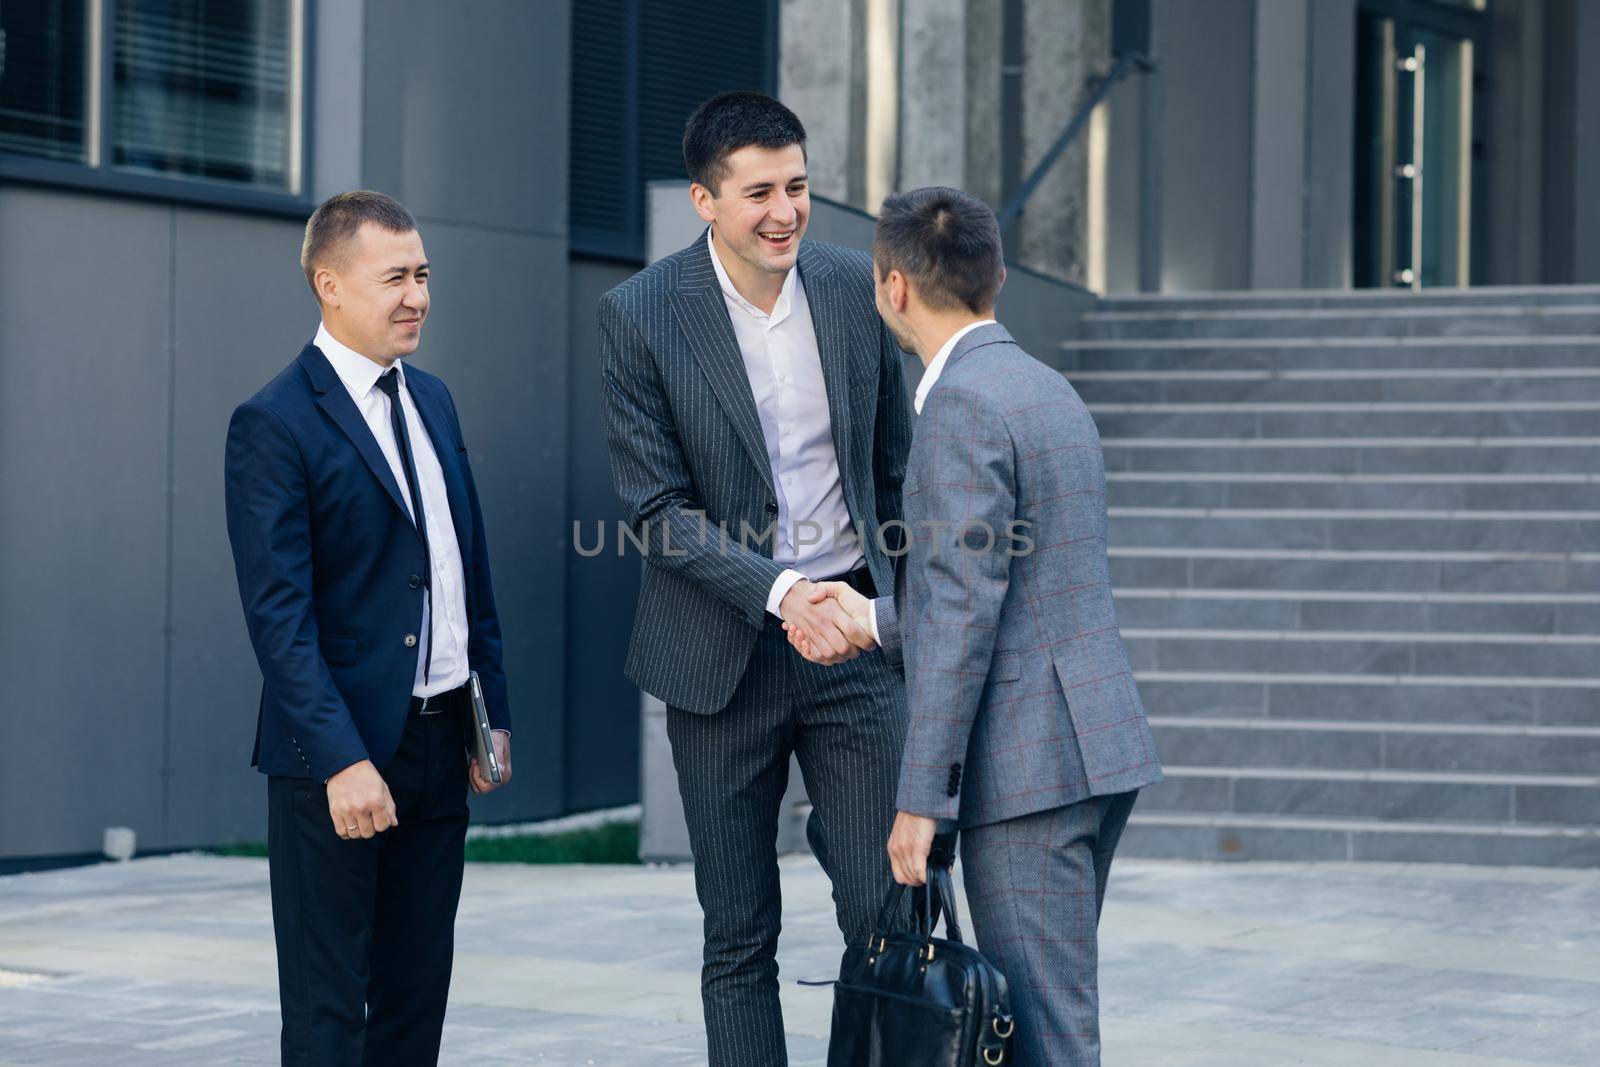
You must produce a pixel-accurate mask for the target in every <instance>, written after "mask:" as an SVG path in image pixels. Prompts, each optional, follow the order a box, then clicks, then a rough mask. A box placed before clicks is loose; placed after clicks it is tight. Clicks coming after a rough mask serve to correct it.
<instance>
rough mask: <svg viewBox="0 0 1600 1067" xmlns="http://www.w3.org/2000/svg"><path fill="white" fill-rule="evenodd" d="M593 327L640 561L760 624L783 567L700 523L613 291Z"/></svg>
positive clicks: (615, 465)
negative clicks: (642, 557)
mask: <svg viewBox="0 0 1600 1067" xmlns="http://www.w3.org/2000/svg"><path fill="white" fill-rule="evenodd" d="M599 325H600V365H601V374H602V376H603V379H604V387H605V400H606V434H607V439H608V442H609V446H610V455H611V476H612V479H613V481H614V482H615V483H616V488H617V496H618V497H620V498H621V500H622V505H623V508H624V510H625V511H626V513H627V519H628V524H629V526H630V527H631V528H632V530H633V533H634V536H635V537H636V538H637V539H638V540H639V542H640V543H642V544H643V545H644V546H645V548H644V551H645V553H646V556H645V562H646V563H647V564H649V565H650V566H652V567H657V568H660V569H662V570H665V571H670V572H672V573H675V574H678V575H681V576H683V577H685V578H687V579H689V580H691V581H693V582H695V583H697V584H698V585H699V586H700V587H701V588H703V589H705V590H706V591H707V592H710V593H713V594H715V595H716V596H718V597H720V598H721V599H723V600H724V601H726V602H727V603H728V604H729V605H731V606H732V607H733V608H735V609H736V610H737V611H738V612H739V613H740V614H741V615H743V616H744V618H745V620H746V621H747V622H749V623H750V625H752V626H757V627H759V626H762V625H764V624H765V620H766V615H767V596H768V594H769V593H770V592H771V591H772V585H773V583H774V582H776V581H777V580H778V577H779V576H780V575H782V573H783V568H782V567H780V566H779V565H778V564H776V563H774V562H773V561H772V560H771V559H769V558H767V557H766V556H763V555H761V554H760V553H758V552H754V551H751V550H750V549H749V548H747V547H746V546H745V545H743V544H740V543H739V542H738V541H737V540H736V539H735V537H734V536H730V531H728V530H727V529H725V528H724V527H723V526H721V525H719V524H717V523H714V522H711V521H710V520H709V519H708V518H707V517H706V514H705V510H704V507H703V505H702V503H701V502H700V501H699V500H698V499H697V497H696V493H695V488H694V479H693V478H692V477H691V475H690V473H689V466H688V462H687V461H686V460H685V459H684V455H683V446H682V443H681V441H680V440H679V438H678V432H677V428H676V425H675V423H674V421H673V415H672V410H671V407H670V405H669V404H668V401H667V396H666V392H665V390H664V389H663V388H662V385H661V380H660V377H659V374H658V371H657V368H656V364H655V360H654V358H653V356H652V355H651V352H650V349H649V347H648V346H647V345H646V344H645V342H644V339H643V338H642V337H640V336H639V332H638V329H637V328H636V327H635V325H634V323H633V322H632V321H631V320H630V318H629V316H628V313H627V310H626V308H624V307H623V305H622V302H621V301H620V300H619V299H618V297H617V295H616V294H615V293H614V292H613V293H607V294H606V295H605V296H604V297H602V298H601V301H600V310H599ZM733 533H735V534H736V533H737V531H734V532H733Z"/></svg>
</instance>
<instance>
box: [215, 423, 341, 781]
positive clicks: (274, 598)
mask: <svg viewBox="0 0 1600 1067" xmlns="http://www.w3.org/2000/svg"><path fill="white" fill-rule="evenodd" d="M224 478H225V483H226V490H227V491H226V498H227V511H228V540H229V541H230V542H231V543H232V545H233V565H234V571H235V573H236V574H237V576H238V579H239V599H240V601H241V602H242V603H243V605H244V617H245V624H246V625H247V627H248V628H249V631H250V643H251V644H252V645H253V646H254V647H255V653H256V661H257V662H258V663H260V665H261V675H262V678H263V681H264V683H265V685H266V688H267V692H268V694H269V695H270V700H271V704H272V706H274V707H277V708H281V709H282V710H283V712H284V714H286V715H287V716H288V718H289V724H288V725H289V735H290V737H291V738H293V740H294V743H295V745H296V746H297V747H298V748H299V750H300V753H301V756H302V757H303V758H304V759H305V760H306V764H307V770H308V771H309V772H310V773H311V776H312V777H313V778H315V779H316V780H317V781H327V780H328V779H329V778H331V777H333V776H334V775H335V774H337V773H339V772H340V771H342V770H344V769H345V768H346V767H349V766H350V765H351V764H354V763H359V762H361V761H362V760H364V759H366V758H367V750H366V746H365V745H363V744H362V741H361V735H360V734H359V733H358V732H357V731H356V725H355V720H354V719H352V718H351V716H350V709H349V707H347V706H346V704H345V702H344V697H343V696H341V695H340V693H339V690H338V689H337V688H336V687H335V686H334V684H333V675H332V674H331V673H329V671H328V665H327V663H326V662H325V661H324V660H323V658H322V652H321V650H320V649H319V648H318V645H317V620H316V614H315V612H314V611H313V607H312V600H311V575H312V559H311V507H310V497H309V493H308V488H307V478H306V469H305V464H304V462H303V460H302V458H301V455H300V450H299V447H298V446H297V445H296V444H295V441H294V438H293V436H292V435H291V434H290V432H289V429H288V427H286V426H285V425H284V424H283V421H282V420H281V419H280V418H278V416H277V415H276V414H274V413H273V412H272V411H271V410H269V409H268V408H266V407H264V406H262V405H260V404H257V403H246V404H244V405H241V406H240V407H239V408H238V409H237V410H236V411H234V413H233V418H232V420H231V421H230V423H229V425H228V444H227V454H226V460H225V464H224Z"/></svg>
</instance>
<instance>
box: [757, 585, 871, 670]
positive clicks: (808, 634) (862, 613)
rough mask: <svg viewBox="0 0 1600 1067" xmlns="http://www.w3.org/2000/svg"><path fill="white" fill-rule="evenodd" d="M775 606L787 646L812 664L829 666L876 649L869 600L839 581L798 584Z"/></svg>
mask: <svg viewBox="0 0 1600 1067" xmlns="http://www.w3.org/2000/svg"><path fill="white" fill-rule="evenodd" d="M779 607H780V609H781V610H782V612H783V631H784V633H786V634H788V635H789V643H790V644H791V645H793V646H794V647H795V649H796V651H798V652H799V653H800V654H801V655H802V656H804V657H805V658H806V659H808V660H810V661H811V662H812V663H820V664H823V665H824V666H831V665H833V664H835V663H843V662H844V661H845V660H848V659H855V658H856V657H857V656H859V655H860V654H861V653H863V652H871V651H872V650H873V649H875V648H877V647H878V642H877V641H876V640H874V639H873V636H872V601H870V600H868V599H867V598H866V597H864V596H862V595H861V594H860V593H858V592H856V590H855V589H853V588H852V587H850V586H848V585H846V584H845V583H843V582H817V583H813V582H811V581H809V580H802V581H798V582H796V583H795V584H794V586H793V587H792V588H791V589H790V590H789V591H788V592H787V593H785V594H784V597H783V602H782V603H781V604H780V605H779Z"/></svg>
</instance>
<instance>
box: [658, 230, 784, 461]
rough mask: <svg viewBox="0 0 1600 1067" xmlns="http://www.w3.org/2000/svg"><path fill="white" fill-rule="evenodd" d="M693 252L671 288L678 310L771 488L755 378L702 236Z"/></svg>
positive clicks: (742, 439)
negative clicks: (752, 388) (752, 379)
mask: <svg viewBox="0 0 1600 1067" xmlns="http://www.w3.org/2000/svg"><path fill="white" fill-rule="evenodd" d="M689 253H690V254H689V256H688V257H687V258H686V259H685V261H684V263H683V265H682V266H681V267H680V273H679V278H678V285H677V286H676V287H674V288H673V290H672V309H673V312H674V314H676V315H677V318H678V325H679V326H681V327H682V328H683V333H684V336H685V337H687V338H688V339H689V347H690V348H692V349H693V350H694V354H695V358H696V359H697V360H699V361H700V368H701V369H702V370H703V371H705V375H706V379H707V380H708V381H709V382H710V383H711V389H712V391H713V392H714V393H716V395H717V400H718V402H719V403H721V405H722V409H723V411H725V412H726V413H727V415H728V419H729V420H730V421H731V422H732V423H733V429H734V432H735V433H736V434H737V435H738V437H739V442H740V443H741V444H743V445H744V447H745V451H747V452H749V453H750V460H751V462H753V463H754V464H755V465H756V469H757V470H758V471H760V472H761V476H762V477H763V478H765V479H766V482H767V488H769V489H771V488H772V487H773V482H772V463H771V461H769V460H768V458H767V442H766V438H765V437H763V436H762V434H761V416H760V415H759V414H757V412H756V399H755V394H753V393H752V392H751V391H750V375H749V374H748V373H746V371H745V369H744V356H743V355H741V354H740V352H739V341H738V339H737V338H735V337H734V335H733V324H732V323H731V322H729V321H728V307H727V304H726V303H724V302H723V296H722V289H721V288H720V287H719V286H718V285H717V276H716V271H715V269H714V268H713V267H712V266H711V250H710V249H709V248H707V247H706V242H705V238H704V237H703V236H702V237H701V238H700V240H698V241H696V242H695V243H694V244H693V245H691V246H689ZM708 282H709V284H708Z"/></svg>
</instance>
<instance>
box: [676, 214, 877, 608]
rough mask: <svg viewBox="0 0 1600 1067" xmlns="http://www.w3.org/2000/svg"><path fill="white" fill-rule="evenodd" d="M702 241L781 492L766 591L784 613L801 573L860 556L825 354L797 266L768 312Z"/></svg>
mask: <svg viewBox="0 0 1600 1067" xmlns="http://www.w3.org/2000/svg"><path fill="white" fill-rule="evenodd" d="M706 242H707V243H708V244H710V246H711V265H712V266H713V267H714V268H715V269H716V272H717V283H718V284H719V285H720V286H721V287H722V298H723V302H724V303H725V304H727V306H728V318H729V320H730V321H731V322H732V323H733V336H734V338H735V339H736V340H737V341H738V342H739V353H740V354H741V355H742V356H743V357H744V369H745V373H746V374H747V375H748V376H749V378H750V392H751V393H752V394H753V395H754V397H755V402H756V413H757V414H758V415H759V416H760V417H761V436H762V437H764V438H765V439H766V445H767V460H768V462H769V463H770V464H771V466H772V480H773V488H774V489H775V490H776V491H777V497H778V532H777V540H776V543H775V544H774V546H773V551H772V558H773V560H774V561H775V562H777V563H781V564H783V565H784V567H785V568H786V569H785V570H784V572H783V574H782V575H780V576H779V577H778V580H777V581H775V582H773V583H772V590H771V592H769V593H768V594H767V611H768V612H770V613H772V614H773V615H777V616H778V617H779V618H782V617H783V615H782V612H780V611H779V610H778V609H779V605H781V604H782V603H783V598H784V595H785V594H786V593H788V592H789V590H790V589H791V588H793V587H794V584H795V583H796V582H798V581H799V580H800V579H801V578H812V579H819V578H831V577H833V576H835V575H839V574H844V573H845V572H846V571H851V570H854V569H855V568H856V567H857V566H858V565H860V563H861V561H862V559H863V558H864V557H863V556H862V554H861V544H860V542H859V540H857V538H856V536H855V529H854V527H853V526H852V524H851V521H850V509H849V507H848V506H846V504H845V502H844V484H843V482H842V481H841V480H840V478H839V456H838V454H837V453H836V452H835V451H834V448H833V421H832V419H831V417H830V413H829V411H828V391H827V386H826V383H825V382H824V381H823V377H822V356H821V354H820V353H819V352H818V350H817V333H816V329H815V328H814V327H813V325H812V322H811V305H810V304H808V303H807V302H806V289H805V286H804V285H803V284H801V282H800V272H799V270H796V269H790V271H789V273H788V275H787V276H786V277H785V278H784V280H783V290H782V292H780V293H779V294H778V302H777V303H776V304H774V305H773V306H772V313H771V314H770V315H769V314H767V313H766V312H765V311H762V310H761V309H760V308H758V307H756V306H755V305H754V304H752V303H750V301H748V300H746V299H745V298H744V297H743V296H741V295H740V293H739V290H737V289H735V288H734V286H733V282H732V281H731V280H730V279H729V278H728V272H727V271H726V270H724V269H723V266H722V260H721V259H719V258H718V257H717V246H716V243H715V242H713V241H712V240H711V234H710V232H709V231H707V233H706ZM801 524H804V528H802V526H801ZM801 541H806V542H811V543H807V544H800V543H798V542H801Z"/></svg>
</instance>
